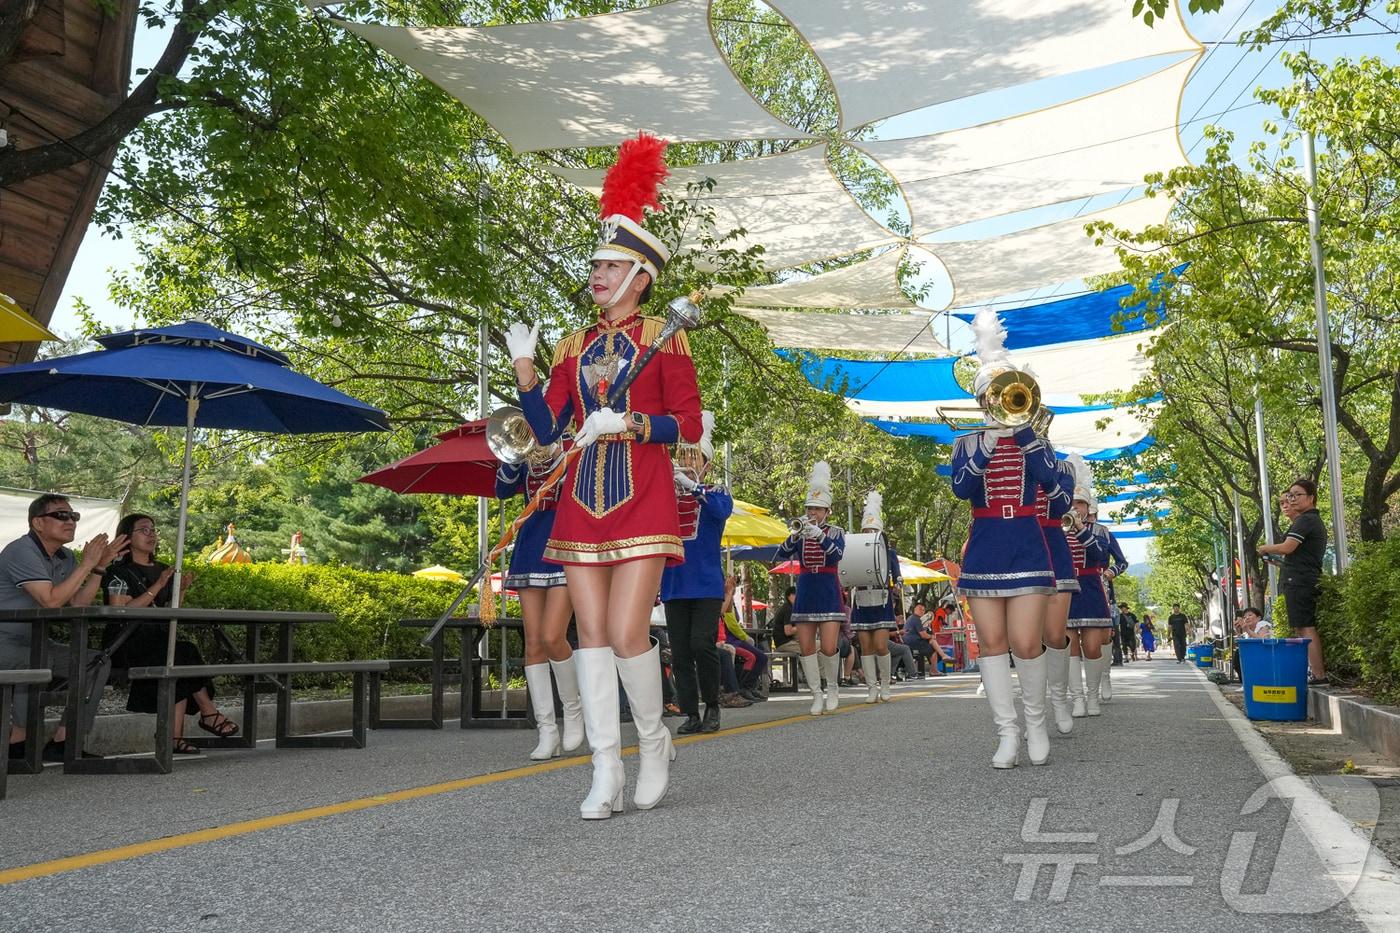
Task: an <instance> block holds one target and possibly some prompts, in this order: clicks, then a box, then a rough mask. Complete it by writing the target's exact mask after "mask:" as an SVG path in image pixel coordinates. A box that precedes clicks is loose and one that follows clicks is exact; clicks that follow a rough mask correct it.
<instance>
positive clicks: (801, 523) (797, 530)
mask: <svg viewBox="0 0 1400 933" xmlns="http://www.w3.org/2000/svg"><path fill="white" fill-rule="evenodd" d="M810 524H812V520H811V519H810V518H808V517H807V516H805V515H803V516H802V517H801V518H794V519H793V520H792V521H790V522H788V534H794V535H799V534H801V533H802V529H804V528H806V527H807V526H808V525H810Z"/></svg>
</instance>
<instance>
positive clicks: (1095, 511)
mask: <svg viewBox="0 0 1400 933" xmlns="http://www.w3.org/2000/svg"><path fill="white" fill-rule="evenodd" d="M1089 524H1090V525H1092V526H1093V527H1094V530H1095V532H1096V533H1099V534H1101V535H1102V540H1103V545H1104V561H1103V588H1104V592H1105V593H1106V594H1107V596H1108V614H1109V616H1111V617H1112V618H1113V623H1114V624H1113V627H1112V628H1111V629H1110V630H1109V639H1108V640H1109V642H1110V643H1112V641H1113V636H1114V634H1116V633H1117V632H1118V616H1117V612H1118V600H1117V598H1116V597H1115V596H1114V593H1113V581H1114V580H1115V579H1117V578H1118V577H1120V576H1122V575H1123V574H1124V573H1125V572H1126V571H1127V569H1128V559H1127V558H1126V557H1124V556H1123V548H1122V546H1121V545H1120V544H1119V543H1118V539H1117V538H1115V537H1114V536H1113V532H1111V531H1109V530H1108V527H1107V526H1106V525H1104V524H1102V523H1101V522H1100V521H1099V504H1098V502H1097V501H1095V502H1092V503H1090V504H1089ZM1111 662H1112V656H1110V658H1109V661H1106V662H1104V665H1103V679H1102V681H1101V682H1100V683H1099V699H1100V700H1102V701H1103V702H1105V703H1107V702H1108V701H1109V700H1111V699H1113V676H1112V671H1113V664H1112V663H1111Z"/></svg>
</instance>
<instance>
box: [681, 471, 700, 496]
mask: <svg viewBox="0 0 1400 933" xmlns="http://www.w3.org/2000/svg"><path fill="white" fill-rule="evenodd" d="M675 477H676V485H677V486H679V487H680V488H681V489H684V490H685V491H686V492H694V491H695V490H696V489H698V488H700V484H699V483H697V482H696V481H695V480H693V479H691V478H690V474H689V473H687V472H686V471H685V470H682V469H681V468H680V467H676V468H675Z"/></svg>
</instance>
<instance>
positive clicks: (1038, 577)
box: [958, 515, 1055, 597]
mask: <svg viewBox="0 0 1400 933" xmlns="http://www.w3.org/2000/svg"><path fill="white" fill-rule="evenodd" d="M958 591H959V592H960V593H961V594H962V595H963V596H974V597H977V596H982V597H1003V596H1029V595H1036V596H1048V595H1050V594H1051V593H1054V592H1055V572H1054V570H1053V569H1052V568H1051V566H1050V549H1049V548H1048V547H1047V546H1046V544H1045V535H1043V534H1041V533H1040V519H1038V518H1036V517H1035V516H1034V515H1023V516H1019V517H1017V518H974V519H973V520H972V533H971V534H970V535H969V536H968V539H967V550H966V552H964V554H963V565H962V574H961V575H960V576H959V577H958Z"/></svg>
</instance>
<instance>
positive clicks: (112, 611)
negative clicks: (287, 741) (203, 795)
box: [0, 606, 335, 774]
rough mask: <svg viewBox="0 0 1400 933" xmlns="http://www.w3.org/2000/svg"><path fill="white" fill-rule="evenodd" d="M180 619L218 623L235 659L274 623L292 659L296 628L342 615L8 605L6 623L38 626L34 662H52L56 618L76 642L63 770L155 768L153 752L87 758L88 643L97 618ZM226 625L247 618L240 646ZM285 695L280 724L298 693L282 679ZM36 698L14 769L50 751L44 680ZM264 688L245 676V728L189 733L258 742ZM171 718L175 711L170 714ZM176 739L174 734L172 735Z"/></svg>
mask: <svg viewBox="0 0 1400 933" xmlns="http://www.w3.org/2000/svg"><path fill="white" fill-rule="evenodd" d="M171 620H174V621H175V622H176V623H177V624H178V625H180V626H181V627H185V626H213V628H214V633H215V637H216V638H217V639H218V640H219V641H220V643H221V645H222V646H223V647H224V649H225V650H226V651H228V652H229V653H230V655H232V656H233V657H234V659H235V660H240V661H244V662H256V661H257V660H258V654H259V651H260V649H261V647H262V634H263V630H264V629H265V628H266V627H268V626H276V627H277V629H278V637H279V641H278V648H277V660H278V661H280V662H282V663H291V662H292V661H293V660H294V659H293V632H294V631H295V629H296V628H297V627H299V626H302V625H321V624H326V623H330V622H334V621H335V616H333V615H331V614H330V613H325V612H266V611H250V610H243V609H196V608H186V607H182V608H180V609H161V608H159V607H155V606H145V607H140V608H135V609H133V608H128V607H126V606H61V607H59V608H56V609H5V610H0V624H4V623H16V622H21V623H28V624H29V625H31V626H32V628H33V639H32V641H31V643H30V648H29V666H30V667H31V668H47V667H49V637H48V636H49V630H50V629H51V628H53V627H54V626H59V625H66V626H68V629H69V632H70V639H69V644H70V645H71V646H72V648H73V651H72V653H71V664H70V665H69V669H68V670H67V671H55V672H54V674H55V676H57V677H66V678H67V679H68V688H67V694H68V696H67V710H66V713H65V716H64V725H65V726H66V727H67V730H68V735H67V741H66V743H65V747H64V753H63V770H64V773H66V774H131V773H136V772H145V771H150V770H152V768H151V763H150V762H149V761H148V760H145V759H140V758H83V757H82V749H83V745H84V743H85V740H86V739H87V736H85V735H84V734H83V733H84V731H85V730H84V729H83V717H82V715H81V711H82V705H83V704H82V698H83V696H84V695H85V694H86V693H87V669H88V659H89V657H91V656H92V655H94V654H96V652H95V651H94V650H93V649H91V648H89V647H88V632H89V630H90V629H91V627H92V626H94V625H135V624H140V623H143V622H147V623H149V622H157V623H168V622H170V621H171ZM226 626H243V627H244V630H245V631H244V643H243V648H242V650H241V651H240V649H239V648H238V647H237V646H236V645H235V644H234V642H233V640H232V639H231V638H230V637H229V636H228V633H227V632H226V631H225V627H226ZM274 683H276V684H277V685H278V696H277V718H278V722H279V724H281V723H285V722H287V721H288V720H289V718H290V714H291V693H290V691H289V690H287V689H284V688H283V687H284V685H283V684H282V683H281V682H279V681H274ZM33 692H34V694H35V697H34V699H35V700H36V702H31V703H30V704H29V705H28V709H27V713H26V718H25V723H24V725H25V730H26V735H25V748H24V758H23V760H21V761H15V762H13V763H12V767H11V773H27V774H37V773H38V772H40V771H41V770H43V762H42V761H41V760H40V755H41V752H42V743H41V736H42V735H43V724H44V707H43V705H42V704H41V703H39V702H37V700H38V697H37V694H38V693H39V692H40V688H38V687H35V688H33ZM258 692H259V691H258V688H257V683H256V681H255V679H254V678H253V677H251V676H249V677H247V678H245V680H244V685H243V721H242V723H241V730H240V732H241V734H240V735H237V736H233V737H230V738H220V737H217V736H210V737H208V738H194V737H189V738H188V739H187V740H188V741H189V742H190V743H191V744H193V745H198V746H201V747H204V748H255V747H256V745H257V740H258V735H257V733H258V715H257V714H258V696H257V695H258ZM167 718H168V714H167ZM167 744H168V739H167Z"/></svg>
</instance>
